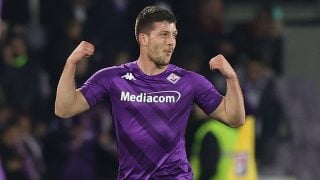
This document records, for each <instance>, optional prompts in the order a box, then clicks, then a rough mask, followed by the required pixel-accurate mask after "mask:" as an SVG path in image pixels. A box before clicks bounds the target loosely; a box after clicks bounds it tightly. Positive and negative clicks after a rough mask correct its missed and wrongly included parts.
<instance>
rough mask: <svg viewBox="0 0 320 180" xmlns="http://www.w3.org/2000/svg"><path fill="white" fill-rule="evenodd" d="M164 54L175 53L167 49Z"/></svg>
mask: <svg viewBox="0 0 320 180" xmlns="http://www.w3.org/2000/svg"><path fill="white" fill-rule="evenodd" d="M164 52H165V53H167V54H172V53H173V50H171V49H166V50H164Z"/></svg>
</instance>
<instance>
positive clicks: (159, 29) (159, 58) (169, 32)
mask: <svg viewBox="0 0 320 180" xmlns="http://www.w3.org/2000/svg"><path fill="white" fill-rule="evenodd" d="M177 33H178V32H177V28H176V24H175V23H169V22H168V21H162V22H155V23H154V26H153V29H152V30H151V31H150V34H149V35H148V41H147V49H148V56H149V58H150V60H151V61H152V62H154V63H155V64H156V65H157V66H166V65H168V64H169V63H170V59H171V56H172V53H173V51H174V48H175V47H176V37H177Z"/></svg>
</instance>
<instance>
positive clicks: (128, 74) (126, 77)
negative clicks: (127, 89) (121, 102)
mask: <svg viewBox="0 0 320 180" xmlns="http://www.w3.org/2000/svg"><path fill="white" fill-rule="evenodd" d="M121 78H122V79H126V80H129V81H132V80H136V78H135V77H134V76H133V74H132V73H131V72H128V73H127V74H125V75H123V76H121Z"/></svg>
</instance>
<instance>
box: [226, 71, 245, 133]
mask: <svg viewBox="0 0 320 180" xmlns="http://www.w3.org/2000/svg"><path fill="white" fill-rule="evenodd" d="M226 81H227V92H226V95H225V101H224V103H225V111H226V112H225V114H226V119H227V121H228V122H229V124H230V125H231V126H233V127H238V126H241V125H242V124H243V123H244V122H245V109H244V101H243V95H242V91H241V88H240V85H239V81H238V78H237V77H236V76H234V77H232V78H227V79H226Z"/></svg>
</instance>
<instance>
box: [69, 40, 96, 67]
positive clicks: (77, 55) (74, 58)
mask: <svg viewBox="0 0 320 180" xmlns="http://www.w3.org/2000/svg"><path fill="white" fill-rule="evenodd" d="M93 54H94V45H93V44H91V43H89V42H86V41H82V42H81V43H80V44H79V45H78V46H77V47H76V48H75V49H74V50H73V52H72V53H71V54H70V56H69V57H68V60H67V61H68V62H71V63H73V64H78V63H79V62H80V61H82V60H84V59H86V58H89V57H90V56H92V55H93Z"/></svg>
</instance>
